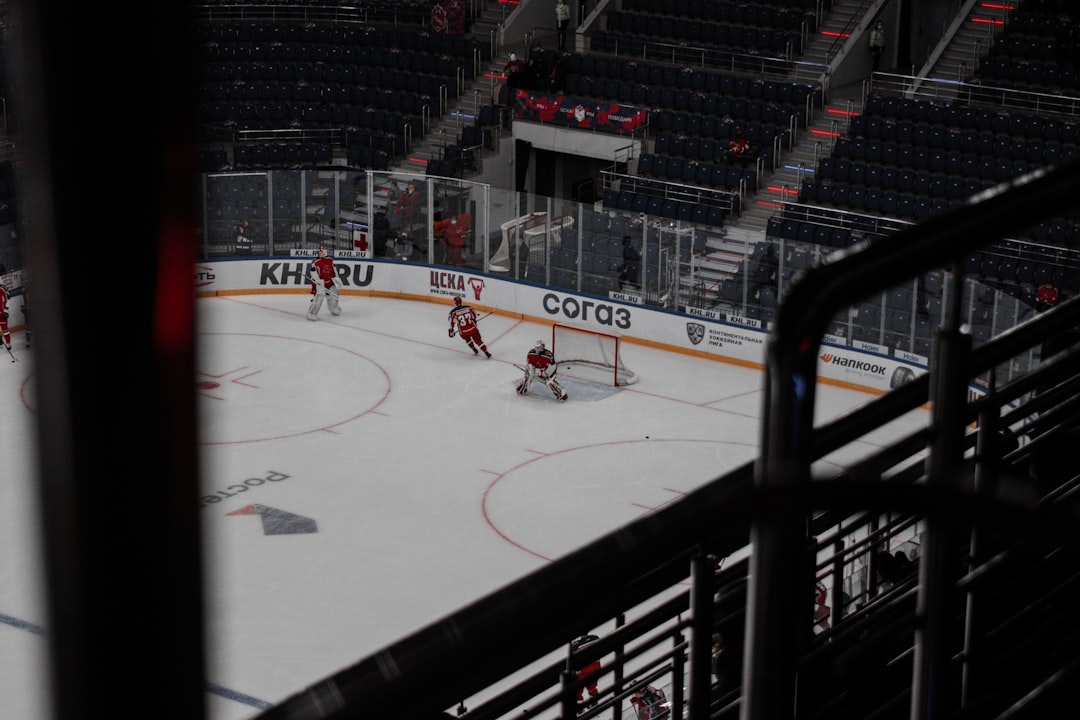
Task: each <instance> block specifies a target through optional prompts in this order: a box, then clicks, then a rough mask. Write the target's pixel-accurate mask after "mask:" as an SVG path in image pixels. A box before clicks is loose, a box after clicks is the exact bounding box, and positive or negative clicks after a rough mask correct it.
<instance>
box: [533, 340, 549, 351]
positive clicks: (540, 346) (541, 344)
mask: <svg viewBox="0 0 1080 720" xmlns="http://www.w3.org/2000/svg"><path fill="white" fill-rule="evenodd" d="M545 347H546V346H545V345H544V341H543V340H537V341H536V345H534V346H533V349H535V350H543V349H544V348H545Z"/></svg>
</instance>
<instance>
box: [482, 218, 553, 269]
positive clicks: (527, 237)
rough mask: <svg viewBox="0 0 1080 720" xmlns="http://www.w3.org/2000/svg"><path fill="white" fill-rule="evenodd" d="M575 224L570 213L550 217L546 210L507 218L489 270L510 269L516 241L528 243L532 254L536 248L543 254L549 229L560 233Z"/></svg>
mask: <svg viewBox="0 0 1080 720" xmlns="http://www.w3.org/2000/svg"><path fill="white" fill-rule="evenodd" d="M573 224H574V218H573V217H571V216H569V215H565V216H563V217H548V214H547V213H546V212H533V213H529V214H528V215H522V216H521V217H517V218H514V219H513V220H507V221H506V222H504V223H503V224H502V225H500V226H499V229H500V230H501V231H502V242H501V243H500V244H499V247H498V248H496V250H495V252H494V253H492V254H491V259H490V260H489V261H488V270H489V271H490V272H508V271H510V270H511V267H510V265H511V260H510V248H511V247H512V246H513V244H514V243H516V242H520V241H522V240H524V241H525V243H526V244H527V245H528V247H529V255H530V256H531V255H532V254H533V251H536V250H539V251H540V252H541V254H543V251H544V248H546V247H547V244H546V242H545V236H546V235H547V233H548V231H549V229H550V231H551V232H552V233H555V234H558V232H559V231H560V230H562V228H564V227H571V226H573Z"/></svg>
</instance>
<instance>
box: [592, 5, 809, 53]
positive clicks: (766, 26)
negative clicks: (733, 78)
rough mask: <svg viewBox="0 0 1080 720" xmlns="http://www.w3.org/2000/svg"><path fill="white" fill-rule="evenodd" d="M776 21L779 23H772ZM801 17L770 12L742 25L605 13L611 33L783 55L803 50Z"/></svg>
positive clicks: (649, 15) (795, 14)
mask: <svg viewBox="0 0 1080 720" xmlns="http://www.w3.org/2000/svg"><path fill="white" fill-rule="evenodd" d="M774 20H776V21H778V24H773V21H774ZM802 20H803V15H802V13H771V14H770V15H769V20H768V21H767V22H765V23H759V24H754V25H749V24H747V25H740V24H735V23H732V22H731V21H719V22H712V21H702V20H700V19H697V20H691V19H689V18H673V17H670V16H656V15H652V14H649V13H636V12H627V11H619V10H611V11H609V12H608V13H607V14H606V15H605V26H604V29H605V33H606V34H608V35H615V36H617V35H629V36H634V37H639V38H648V39H649V40H664V41H671V40H674V41H677V42H685V43H692V44H701V45H703V46H707V47H727V48H739V49H745V50H753V51H756V52H760V53H766V54H768V53H775V54H777V55H779V56H783V55H786V54H790V55H798V54H800V53H801V52H802V38H801V35H800V32H799V31H800V29H801V25H802ZM789 51H790V53H789Z"/></svg>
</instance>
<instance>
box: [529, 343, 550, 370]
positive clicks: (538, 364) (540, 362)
mask: <svg viewBox="0 0 1080 720" xmlns="http://www.w3.org/2000/svg"><path fill="white" fill-rule="evenodd" d="M525 362H527V363H529V364H530V365H532V366H533V367H534V368H536V369H537V370H543V371H544V372H545V373H546V372H547V369H548V368H549V367H550V366H552V365H554V364H555V356H554V355H552V354H551V351H550V350H548V349H547V348H542V349H541V348H533V349H532V350H530V351H529V354H528V355H526V356H525Z"/></svg>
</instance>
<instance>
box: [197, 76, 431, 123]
mask: <svg viewBox="0 0 1080 720" xmlns="http://www.w3.org/2000/svg"><path fill="white" fill-rule="evenodd" d="M420 81H428V82H429V83H430V84H423V83H420ZM408 84H409V85H410V86H412V87H414V88H416V89H414V90H411V91H410V90H408V89H407V88H406V87H405V86H402V87H399V88H396V89H395V88H394V87H393V86H392V85H391V86H387V87H381V86H366V85H344V84H340V83H325V82H316V83H304V82H285V81H277V82H273V81H269V80H265V81H261V82H246V83H230V82H224V81H222V82H217V83H212V84H209V85H203V87H202V94H201V97H203V98H207V99H209V100H214V101H218V102H311V103H316V104H319V103H327V104H340V105H370V106H372V107H381V108H386V109H391V110H398V111H402V112H410V113H416V114H420V113H422V112H424V110H423V108H427V109H428V110H427V111H428V112H430V113H431V114H432V115H436V116H437V115H439V111H440V103H439V101H438V92H439V88H440V87H443V86H444V85H445V83H443V82H441V80H440V79H439V78H434V77H431V76H424V75H421V76H414V77H413V82H411V83H408Z"/></svg>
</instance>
